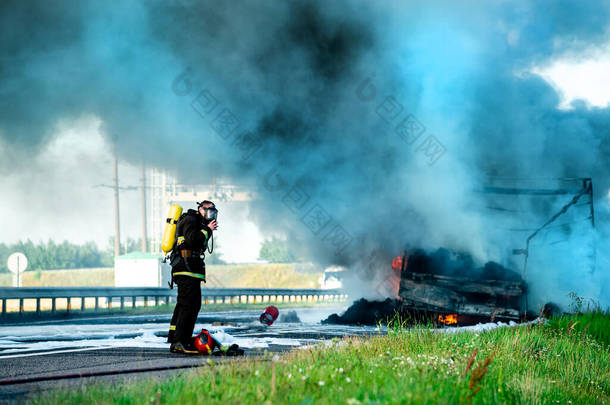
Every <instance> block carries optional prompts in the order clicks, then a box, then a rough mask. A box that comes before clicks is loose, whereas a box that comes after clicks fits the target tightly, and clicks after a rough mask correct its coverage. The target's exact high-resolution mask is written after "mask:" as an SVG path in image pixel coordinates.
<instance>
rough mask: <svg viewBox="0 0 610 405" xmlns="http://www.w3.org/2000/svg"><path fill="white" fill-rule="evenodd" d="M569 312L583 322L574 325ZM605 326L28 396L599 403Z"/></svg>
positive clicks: (421, 342)
mask: <svg viewBox="0 0 610 405" xmlns="http://www.w3.org/2000/svg"><path fill="white" fill-rule="evenodd" d="M574 320H577V321H579V323H582V324H588V325H589V327H588V328H587V329H586V330H585V329H584V326H583V328H582V329H579V328H578V327H573V328H572V327H571V325H572V324H573V321H574ZM570 322H572V323H570ZM609 327H610V316H609V315H602V314H599V313H598V314H592V315H583V316H577V317H568V318H559V319H555V320H552V321H550V322H548V323H547V324H545V325H532V326H522V327H516V328H503V329H497V330H494V331H491V332H486V333H466V332H464V333H457V334H443V333H436V332H434V331H432V330H430V329H428V328H417V329H411V330H401V329H392V330H390V333H389V334H388V335H387V336H383V337H371V338H344V339H337V340H335V341H333V342H332V344H331V345H329V346H318V347H314V348H310V349H306V350H295V351H292V352H290V353H288V354H285V355H282V356H280V357H279V358H271V357H270V356H267V360H268V361H256V360H246V361H240V362H226V363H224V364H221V365H209V366H205V367H202V368H200V369H197V370H193V371H186V372H181V373H177V374H176V375H175V376H174V377H170V378H168V379H164V380H160V381H157V380H152V379H151V380H146V381H142V380H140V381H138V382H133V383H131V384H126V385H123V386H119V385H113V386H103V385H91V386H83V387H82V388H80V389H76V390H75V389H72V390H71V391H67V390H63V391H54V392H52V393H45V394H42V395H43V396H41V397H38V398H35V399H33V403H40V404H42V403H45V404H46V403H51V404H80V403H96V404H145V403H147V404H150V403H153V404H177V403H179V404H233V403H243V404H251V403H252V404H254V403H256V404H266V403H282V404H283V403H289V404H333V405H334V404H373V403H375V404H385V403H396V404H403V403H404V404H408V403H417V404H429V403H432V404H447V403H448V404H462V403H464V404H497V403H499V404H515V403H520V404H542V403H544V404H554V403H561V404H569V403H572V404H603V403H609V402H610V360H609V359H610V347H609V345H608V342H607V341H606V340H605V338H604V337H603V336H604V334H603V333H602V334H601V335H599V334H598V333H597V332H593V331H601V330H605V329H607V328H609ZM475 352H476V356H474V357H473V354H474V353H475ZM470 359H473V360H472V361H470ZM202 361H203V362H205V359H203V360H202Z"/></svg>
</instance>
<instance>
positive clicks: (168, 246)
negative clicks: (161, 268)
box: [161, 204, 182, 254]
mask: <svg viewBox="0 0 610 405" xmlns="http://www.w3.org/2000/svg"><path fill="white" fill-rule="evenodd" d="M180 215H182V207H181V206H180V205H178V204H172V205H171V206H170V207H169V213H168V214H167V220H166V222H167V223H166V224H165V229H164V230H163V239H162V240H161V249H162V250H163V252H164V253H165V254H167V253H169V252H170V251H171V250H172V249H173V247H174V243H175V242H176V224H177V223H178V219H179V218H180Z"/></svg>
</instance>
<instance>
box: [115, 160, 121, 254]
mask: <svg viewBox="0 0 610 405" xmlns="http://www.w3.org/2000/svg"><path fill="white" fill-rule="evenodd" d="M120 254H121V224H120V220H119V161H118V159H117V157H116V152H115V154H114V256H115V257H116V256H119V255H120Z"/></svg>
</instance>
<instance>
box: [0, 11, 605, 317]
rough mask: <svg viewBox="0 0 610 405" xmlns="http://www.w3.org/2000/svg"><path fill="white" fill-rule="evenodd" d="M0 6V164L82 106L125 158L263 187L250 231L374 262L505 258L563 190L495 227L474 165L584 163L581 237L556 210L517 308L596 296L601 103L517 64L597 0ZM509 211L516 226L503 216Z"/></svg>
mask: <svg viewBox="0 0 610 405" xmlns="http://www.w3.org/2000/svg"><path fill="white" fill-rule="evenodd" d="M0 7H1V8H0V34H1V35H0V52H1V53H0V77H2V80H1V81H0V95H1V96H2V97H1V98H0V100H1V101H0V136H1V139H0V141H1V144H0V148H2V149H1V150H2V151H3V157H5V159H3V162H2V163H0V171H1V173H2V174H3V175H4V176H13V175H15V173H17V172H19V171H20V170H21V167H22V166H23V165H24V164H26V163H25V162H27V161H28V157H31V156H34V155H36V154H37V153H38V152H39V151H40V150H42V148H43V147H44V145H47V144H48V143H49V142H51V141H52V135H53V134H54V133H56V129H57V127H58V125H60V124H61V122H65V121H73V120H78V119H81V118H83V117H95V119H96V120H99V122H100V128H101V132H102V133H103V134H104V136H105V137H106V139H107V141H108V142H111V143H112V144H114V145H115V147H116V150H117V152H118V154H119V158H121V159H122V160H124V161H128V162H130V163H132V164H134V165H138V164H142V163H146V164H147V165H149V166H156V167H159V168H164V169H167V170H169V171H170V172H172V173H174V174H175V175H176V176H178V177H179V178H180V180H181V181H182V182H185V183H188V182H194V183H204V182H207V181H202V179H206V180H207V179H213V178H219V177H222V178H230V179H234V180H235V181H236V182H239V183H245V184H249V185H251V186H257V187H258V190H259V195H260V198H261V201H256V202H255V204H254V207H253V208H252V212H251V214H250V215H251V217H252V219H253V220H255V221H256V223H257V224H258V225H259V227H260V228H261V230H262V231H263V232H265V233H268V234H271V233H283V234H286V235H287V236H288V237H289V240H291V241H292V242H293V245H294V246H295V248H296V249H299V250H301V251H302V253H305V254H307V255H308V256H309V257H312V259H314V260H316V261H318V262H320V263H323V264H342V265H348V266H352V267H358V266H360V261H361V259H362V258H363V257H368V256H370V254H371V252H379V255H380V256H379V257H383V258H385V260H386V261H384V262H381V261H380V262H379V263H378V265H379V267H380V269H379V272H383V270H382V269H384V268H386V267H387V266H388V263H389V261H388V260H390V259H391V258H392V257H393V256H395V255H397V254H399V253H400V252H401V250H402V249H403V248H404V247H405V245H409V246H419V247H422V248H425V249H436V248H438V247H447V248H450V249H455V250H464V251H468V252H470V253H471V254H473V256H474V257H475V259H477V260H478V261H480V262H481V264H482V263H483V262H485V261H488V260H494V261H497V262H499V263H501V264H503V265H506V266H509V267H511V268H514V269H516V270H520V269H521V266H522V260H523V257H522V256H521V257H519V256H514V255H512V253H511V252H512V250H513V249H517V248H523V247H524V245H525V238H526V237H527V235H528V232H529V233H531V232H533V230H535V229H536V228H537V227H539V226H541V225H542V224H544V223H545V222H546V220H547V219H548V218H550V217H551V216H552V215H554V214H555V213H556V212H557V211H559V210H560V209H561V207H563V206H564V205H565V204H567V203H568V202H569V201H570V200H571V198H572V195H567V196H566V195H561V196H556V197H554V198H551V199H548V198H547V199H543V200H539V199H532V200H531V201H530V200H527V201H526V200H520V199H516V200H518V201H517V203H516V204H517V206H518V208H519V209H518V210H516V209H515V211H514V215H511V216H510V218H512V220H514V223H511V224H506V227H501V226H499V225H498V223H499V221H501V219H498V216H497V215H496V213H494V212H490V210H489V209H488V207H489V206H490V205H494V204H495V203H497V201H493V198H494V197H493V196H492V197H490V196H489V195H488V194H485V193H477V192H474V190H478V189H481V188H482V187H483V186H485V185H487V184H488V183H489V181H490V180H489V179H490V177H491V178H498V177H502V178H512V179H532V178H536V179H539V180H536V181H534V182H533V183H532V184H533V185H534V186H535V187H538V188H552V187H559V186H562V183H561V182H556V181H553V180H549V179H554V178H564V177H570V178H574V177H591V178H592V179H593V184H594V192H595V194H594V203H595V206H596V209H597V213H598V217H597V227H596V233H595V234H592V232H591V231H590V229H588V228H586V227H585V225H583V224H588V222H586V215H580V212H581V211H574V210H572V211H570V216H569V217H566V218H568V219H569V221H570V223H572V222H574V223H575V225H570V226H564V227H561V228H558V229H557V230H554V231H550V233H557V234H558V235H559V236H561V240H562V242H561V244H560V245H553V246H554V247H552V248H551V247H549V245H548V244H545V243H542V242H541V243H539V244H538V245H536V246H535V251H536V258H535V260H532V264H530V268H529V270H528V274H529V277H530V282H531V284H532V286H533V288H532V294H535V295H534V297H535V299H534V300H533V301H532V304H533V305H539V304H540V303H541V302H544V301H546V300H553V301H557V302H560V303H562V304H564V305H565V304H566V303H567V293H568V292H571V291H573V292H575V293H576V294H578V295H581V296H584V297H588V298H593V299H595V300H596V301H598V302H599V303H601V304H602V305H603V306H604V307H605V306H608V305H610V297H609V295H610V294H609V291H608V288H609V287H608V285H609V283H610V281H609V278H608V265H609V264H610V263H609V257H610V255H609V254H608V251H607V247H606V246H608V243H607V241H608V239H607V229H608V228H607V225H606V224H607V219H608V217H607V214H606V212H605V211H606V210H607V207H608V202H607V190H608V189H609V188H610V181H609V180H610V177H609V163H610V159H609V156H610V153H609V152H610V137H609V135H608V133H609V132H608V128H609V125H610V114H609V112H610V111H609V110H608V108H607V107H606V108H596V107H591V106H588V105H586V104H585V103H584V102H573V103H572V105H571V108H570V109H558V106H559V105H560V96H559V95H558V94H557V91H556V90H555V89H554V88H553V87H552V86H551V85H550V84H549V83H548V82H546V81H545V80H544V79H543V78H542V77H540V76H539V75H536V74H533V73H531V72H532V70H533V69H535V68H537V67H538V66H541V65H543V64H547V63H549V62H550V61H551V60H553V59H556V58H559V57H562V58H580V57H583V55H585V56H584V57H586V54H587V52H589V50H591V49H595V48H599V47H602V46H604V45H605V44H607V43H608V41H609V38H608V32H609V31H608V21H609V19H608V12H609V7H608V3H606V2H602V1H590V2H586V3H583V2H579V1H553V2H551V1H540V2H533V1H532V2H529V3H516V2H515V3H511V2H499V3H490V4H481V3H479V2H461V3H459V5H458V4H457V3H455V2H449V1H435V2H430V3H428V4H426V5H421V4H418V3H417V2H390V1H387V2H383V1H381V2H364V1H356V0H354V1H335V2H332V3H329V2H322V1H310V2H305V1H296V2H282V1H269V2H255V1H245V0H242V1H234V2H230V3H223V4H218V3H217V2H211V1H210V2H208V1H205V2H195V1H182V2H161V1H152V2H144V1H130V2H126V3H122V4H121V6H114V7H112V8H110V7H108V8H99V7H98V3H96V2H93V1H83V2H79V3H77V5H76V6H74V4H70V5H68V4H67V3H65V2H61V1H47V2H41V3H38V4H36V5H34V6H33V5H31V4H26V3H23V2H18V1H15V2H11V1H8V2H3V5H2V6H0ZM401 123H402V124H403V125H402V126H401ZM409 131H411V132H409ZM412 131H415V132H412ZM431 135H433V136H434V138H430V136H431ZM82 141H83V142H87V139H83V140H82ZM435 151H436V153H433V152H435ZM441 152H442V153H441ZM519 185H520V183H519V182H518V181H515V182H514V183H513V184H512V187H518V186H519ZM502 204H504V202H502ZM513 204H514V203H513ZM512 208H515V206H513V207H512ZM579 209H582V207H580V208H579ZM578 221H580V222H578ZM523 224H525V225H527V228H528V229H530V230H531V231H525V232H521V233H518V232H517V233H515V232H508V231H507V228H514V227H515V226H517V225H518V226H521V225H523ZM518 226H517V227H518ZM583 227H584V228H583ZM550 233H549V234H550ZM547 236H548V235H547ZM549 237H550V236H549ZM593 239H594V240H596V244H595V246H596V247H597V249H596V250H595V252H594V253H593V252H592V250H593V248H594V245H593V244H592V242H591V240H593ZM238 248H239V247H230V246H226V245H224V246H223V249H238ZM532 249H534V248H532ZM375 278H380V277H379V276H378V275H375ZM381 278H382V279H383V277H381ZM551 285H552V286H554V287H553V289H550V288H549V286H551ZM555 287H556V288H555ZM358 288H359V289H360V295H367V294H369V293H371V291H370V290H371V287H370V285H367V282H364V281H359V287H358Z"/></svg>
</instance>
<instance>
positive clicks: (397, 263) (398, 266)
mask: <svg viewBox="0 0 610 405" xmlns="http://www.w3.org/2000/svg"><path fill="white" fill-rule="evenodd" d="M392 268H393V269H394V270H402V256H396V257H395V258H393V259H392Z"/></svg>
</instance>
